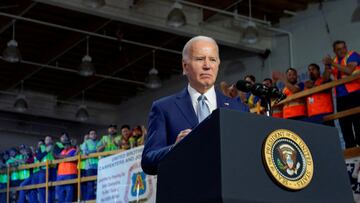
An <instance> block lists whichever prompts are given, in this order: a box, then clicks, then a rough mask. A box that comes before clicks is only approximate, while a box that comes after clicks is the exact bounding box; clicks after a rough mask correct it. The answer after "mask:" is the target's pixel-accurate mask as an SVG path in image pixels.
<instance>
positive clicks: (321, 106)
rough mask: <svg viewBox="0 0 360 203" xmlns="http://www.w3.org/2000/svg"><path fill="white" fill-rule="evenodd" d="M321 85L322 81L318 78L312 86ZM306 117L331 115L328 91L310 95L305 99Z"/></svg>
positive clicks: (330, 101)
mask: <svg viewBox="0 0 360 203" xmlns="http://www.w3.org/2000/svg"><path fill="white" fill-rule="evenodd" d="M321 84H323V79H322V78H319V79H317V80H316V81H315V84H314V86H319V85H321ZM306 105H307V112H308V116H309V117H311V116H316V115H320V114H326V113H332V112H333V111H334V109H333V102H332V97H331V92H330V91H322V92H319V93H315V94H312V95H310V96H308V97H307V98H306Z"/></svg>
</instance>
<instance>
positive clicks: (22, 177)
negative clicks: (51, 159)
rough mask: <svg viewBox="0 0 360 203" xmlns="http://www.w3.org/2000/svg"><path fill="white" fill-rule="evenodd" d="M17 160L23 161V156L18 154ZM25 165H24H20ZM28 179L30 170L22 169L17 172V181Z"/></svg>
mask: <svg viewBox="0 0 360 203" xmlns="http://www.w3.org/2000/svg"><path fill="white" fill-rule="evenodd" d="M17 157H18V159H19V160H24V159H25V156H24V155H22V154H20V155H18V156H17ZM22 165H25V164H22ZM29 177H30V169H23V170H19V179H20V180H25V179H27V178H29Z"/></svg>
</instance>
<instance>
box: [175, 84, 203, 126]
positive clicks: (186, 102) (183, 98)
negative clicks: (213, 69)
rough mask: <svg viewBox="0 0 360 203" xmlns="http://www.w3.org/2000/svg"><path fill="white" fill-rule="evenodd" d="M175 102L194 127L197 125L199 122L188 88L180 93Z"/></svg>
mask: <svg viewBox="0 0 360 203" xmlns="http://www.w3.org/2000/svg"><path fill="white" fill-rule="evenodd" d="M175 103H176V105H177V107H178V108H179V109H180V111H181V113H182V114H183V116H184V117H185V118H186V120H187V121H188V122H189V124H190V125H191V126H192V127H195V126H196V125H197V124H199V121H198V119H197V116H196V114H195V111H194V107H193V105H192V103H191V98H190V95H189V93H188V91H187V88H185V89H184V90H183V91H182V92H180V93H179V95H178V96H177V99H176V101H175Z"/></svg>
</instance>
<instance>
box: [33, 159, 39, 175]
mask: <svg viewBox="0 0 360 203" xmlns="http://www.w3.org/2000/svg"><path fill="white" fill-rule="evenodd" d="M36 163H39V160H37V158H36V157H34V164H36ZM39 171H40V168H39V167H36V168H33V173H37V172H39Z"/></svg>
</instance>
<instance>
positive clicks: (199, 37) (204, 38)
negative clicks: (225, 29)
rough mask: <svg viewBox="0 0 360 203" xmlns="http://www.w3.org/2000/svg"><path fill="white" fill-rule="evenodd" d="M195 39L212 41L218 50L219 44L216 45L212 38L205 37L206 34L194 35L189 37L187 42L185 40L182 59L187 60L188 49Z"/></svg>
mask: <svg viewBox="0 0 360 203" xmlns="http://www.w3.org/2000/svg"><path fill="white" fill-rule="evenodd" d="M197 41H208V42H211V43H214V44H215V45H216V48H217V50H218V52H219V46H218V45H217V43H216V41H215V40H214V39H213V38H211V37H207V36H195V37H193V38H191V39H190V40H189V41H188V42H186V44H185V46H184V48H183V50H182V59H183V60H187V59H188V58H189V51H190V48H191V45H192V44H193V43H194V42H197Z"/></svg>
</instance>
